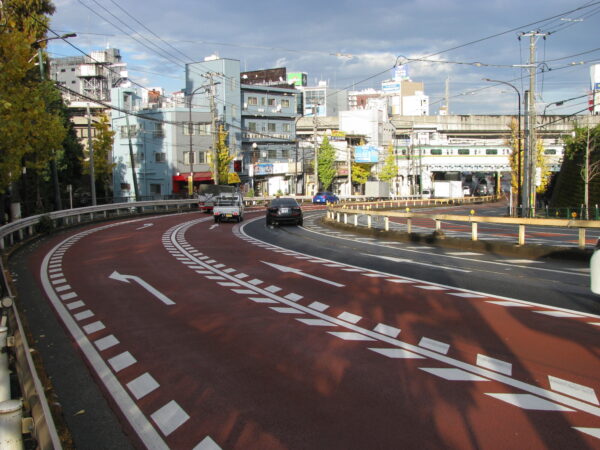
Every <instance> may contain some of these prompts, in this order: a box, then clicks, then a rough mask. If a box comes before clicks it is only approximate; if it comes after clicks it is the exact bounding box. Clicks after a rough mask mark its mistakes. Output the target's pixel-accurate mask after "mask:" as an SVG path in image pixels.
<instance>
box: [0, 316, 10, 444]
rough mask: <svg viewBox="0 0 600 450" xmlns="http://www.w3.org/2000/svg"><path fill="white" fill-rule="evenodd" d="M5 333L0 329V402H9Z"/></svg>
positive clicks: (4, 330) (2, 328)
mask: <svg viewBox="0 0 600 450" xmlns="http://www.w3.org/2000/svg"><path fill="white" fill-rule="evenodd" d="M7 333H8V328H6V327H0V402H3V401H5V400H10V371H9V370H8V352H6V351H5V348H6V334H7ZM0 443H1V442H0ZM0 448H2V445H0Z"/></svg>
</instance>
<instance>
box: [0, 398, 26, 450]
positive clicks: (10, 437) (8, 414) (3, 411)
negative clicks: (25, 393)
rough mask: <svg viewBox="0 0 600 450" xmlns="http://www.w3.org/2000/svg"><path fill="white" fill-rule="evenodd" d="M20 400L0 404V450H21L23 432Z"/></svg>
mask: <svg viewBox="0 0 600 450" xmlns="http://www.w3.org/2000/svg"><path fill="white" fill-rule="evenodd" d="M22 410H23V404H22V401H21V400H7V401H5V402H0V448H1V449H2V450H22V449H23V431H22V425H21V422H22V418H23V414H22Z"/></svg>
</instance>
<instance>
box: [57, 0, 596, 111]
mask: <svg viewBox="0 0 600 450" xmlns="http://www.w3.org/2000/svg"><path fill="white" fill-rule="evenodd" d="M54 4H55V6H56V13H55V14H54V16H52V18H51V25H50V27H51V29H52V30H54V31H56V32H57V33H59V34H62V33H66V32H75V33H77V34H78V36H77V37H76V38H72V39H70V42H72V44H73V45H74V46H76V47H78V48H79V49H81V50H82V51H84V52H87V53H89V52H90V51H92V50H99V49H103V48H106V47H107V46H110V47H113V48H118V49H120V50H121V55H122V56H123V59H124V60H125V62H127V63H128V67H129V76H130V78H131V79H132V80H134V81H135V82H136V83H138V84H141V85H143V86H146V87H155V86H161V87H164V88H165V89H166V91H167V92H168V93H170V92H175V91H177V90H179V89H181V88H183V87H184V85H185V75H184V73H185V63H186V62H193V61H201V60H203V59H204V57H206V56H208V55H211V54H218V55H219V56H221V57H223V58H232V59H239V60H240V61H241V65H242V70H257V69H264V68H274V67H286V68H287V70H288V72H297V71H299V72H307V73H308V80H309V84H311V85H312V84H316V82H317V81H318V80H325V81H328V82H329V85H330V86H331V87H335V88H339V89H343V88H346V89H362V88H375V89H378V88H380V86H381V84H380V83H381V81H382V80H384V79H386V78H389V77H390V75H391V68H392V67H393V66H394V64H395V63H396V61H397V59H398V57H399V56H401V57H402V58H407V59H409V60H411V61H410V63H409V73H410V76H411V78H412V79H413V80H414V81H422V82H423V83H424V84H425V93H426V94H427V95H429V97H430V103H431V107H430V114H437V111H438V108H439V107H440V106H441V105H442V104H443V103H444V99H443V97H444V91H445V84H446V80H447V79H448V80H449V90H450V112H451V113H452V114H513V113H515V112H516V108H517V101H516V93H515V91H514V90H513V89H511V88H510V87H508V86H505V85H500V86H496V87H495V86H494V85H493V83H489V82H485V81H483V80H482V79H483V78H490V79H495V80H502V81H506V82H510V83H512V84H513V85H515V87H516V88H517V89H519V90H520V91H521V92H522V91H523V90H525V89H528V88H529V78H528V76H529V75H528V72H527V71H525V70H524V69H521V68H518V67H514V66H519V65H525V64H528V62H529V51H530V48H529V46H530V41H529V37H525V36H523V37H521V39H519V36H520V34H521V33H527V32H530V31H539V32H541V33H546V36H545V38H541V37H540V38H538V39H537V40H536V49H537V51H536V61H537V63H538V64H537V72H538V75H537V83H536V92H537V100H536V102H537V104H538V111H539V112H542V111H543V110H544V108H546V107H547V113H548V114H551V113H555V114H571V113H574V112H576V111H579V110H582V109H584V108H585V107H586V102H587V98H586V94H587V93H588V91H589V89H590V67H591V65H592V64H593V63H594V62H595V63H600V39H599V37H600V32H598V30H600V1H583V0H581V1H577V0H570V1H564V0H545V1H539V0H532V1H528V2H524V1H522V0H520V1H517V0H488V1H485V2H482V1H480V0H478V1H473V0H462V1H459V0H411V1H407V0H395V1H391V0H371V1H370V2H365V1H362V0H358V1H357V0H347V1H331V2H327V1H320V2H317V1H314V0H306V1H303V2H288V3H283V2H262V1H260V0H259V1H255V2H248V1H240V0H221V1H213V0H203V1H196V0H181V1H178V2H166V1H157V0H145V1H139V0H138V1H134V0H119V1H117V0H54ZM578 8H579V9H578ZM576 9H577V10H576ZM573 10H576V11H573ZM50 35H52V33H50ZM48 51H49V53H50V54H51V56H54V57H60V56H73V55H78V54H79V55H80V54H81V53H80V52H78V51H77V50H76V49H75V48H73V47H71V46H68V45H66V44H64V43H62V42H61V41H56V40H55V41H51V42H50V43H49V47H48ZM417 59H427V60H428V61H427V62H424V61H415V60H417ZM571 98H574V100H570V101H567V102H565V103H564V105H563V106H561V107H557V106H556V105H552V102H557V101H561V100H567V99H571Z"/></svg>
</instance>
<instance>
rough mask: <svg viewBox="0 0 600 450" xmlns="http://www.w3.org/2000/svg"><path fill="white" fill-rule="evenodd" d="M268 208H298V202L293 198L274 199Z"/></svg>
mask: <svg viewBox="0 0 600 450" xmlns="http://www.w3.org/2000/svg"><path fill="white" fill-rule="evenodd" d="M270 206H289V207H295V206H298V202H297V201H296V200H295V199H293V198H276V199H274V200H271V205H270Z"/></svg>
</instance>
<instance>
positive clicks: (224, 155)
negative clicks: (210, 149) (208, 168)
mask: <svg viewBox="0 0 600 450" xmlns="http://www.w3.org/2000/svg"><path fill="white" fill-rule="evenodd" d="M231 161H233V156H232V155H230V154H229V148H228V147H227V132H226V131H225V130H224V129H223V126H221V127H220V128H219V135H218V138H217V161H216V173H217V174H218V178H217V177H216V179H215V183H216V184H219V183H222V184H225V183H228V182H229V166H230V165H231Z"/></svg>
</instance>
